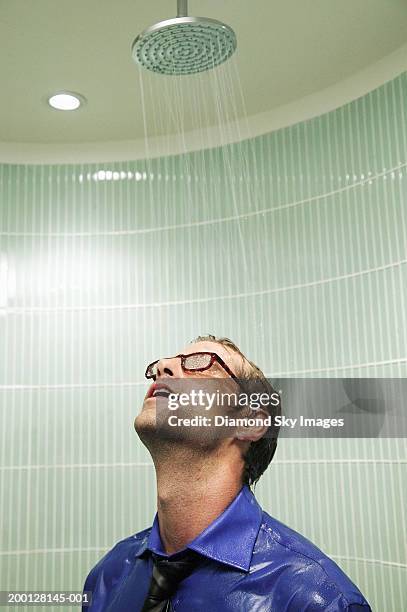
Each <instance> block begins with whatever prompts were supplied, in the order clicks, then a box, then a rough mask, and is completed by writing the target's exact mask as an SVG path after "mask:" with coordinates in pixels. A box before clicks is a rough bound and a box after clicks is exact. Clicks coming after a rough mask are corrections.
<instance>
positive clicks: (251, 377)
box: [191, 334, 281, 486]
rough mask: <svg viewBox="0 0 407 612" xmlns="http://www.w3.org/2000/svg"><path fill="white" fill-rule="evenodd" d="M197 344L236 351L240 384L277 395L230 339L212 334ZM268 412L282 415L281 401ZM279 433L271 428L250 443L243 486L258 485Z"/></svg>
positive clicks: (196, 340) (261, 373) (199, 340)
mask: <svg viewBox="0 0 407 612" xmlns="http://www.w3.org/2000/svg"><path fill="white" fill-rule="evenodd" d="M195 342H216V343H217V344H221V345H222V346H224V347H226V348H228V349H230V350H232V351H234V352H235V353H237V354H238V355H240V357H241V358H242V363H241V367H240V369H239V371H237V372H235V374H236V376H237V378H238V379H239V382H240V380H242V381H245V382H246V381H247V382H248V383H249V384H250V382H253V383H254V384H255V386H256V389H257V391H258V390H259V387H260V388H261V391H262V392H263V393H268V394H269V395H271V394H273V393H276V391H275V389H274V388H273V386H272V384H271V383H270V381H269V380H268V379H267V378H266V377H265V375H264V374H263V372H262V371H261V370H260V368H259V367H258V366H257V365H256V364H255V363H253V361H250V359H248V358H247V357H246V356H245V355H244V354H243V353H242V351H241V350H240V349H239V347H238V346H237V345H236V344H235V343H234V342H232V340H230V339H229V338H217V337H216V336H213V335H212V334H208V335H206V336H198V337H197V338H195V339H194V340H192V342H191V344H192V343H195ZM268 412H269V414H270V415H271V416H272V417H275V416H277V415H280V414H281V401H280V402H279V403H278V405H277V406H273V405H269V407H268ZM270 432H272V433H270ZM278 432H279V429H278V428H276V427H272V428H269V430H268V432H266V434H265V435H264V436H263V437H262V438H260V439H259V440H256V441H255V442H251V443H250V446H249V448H248V450H247V452H246V455H245V465H244V469H243V475H242V480H243V484H247V485H249V486H252V485H256V483H257V481H258V480H259V478H260V476H261V475H262V474H263V473H264V472H265V470H266V469H267V467H268V466H269V464H270V462H271V460H272V459H273V457H274V454H275V452H276V448H277V437H278ZM267 434H268V435H267Z"/></svg>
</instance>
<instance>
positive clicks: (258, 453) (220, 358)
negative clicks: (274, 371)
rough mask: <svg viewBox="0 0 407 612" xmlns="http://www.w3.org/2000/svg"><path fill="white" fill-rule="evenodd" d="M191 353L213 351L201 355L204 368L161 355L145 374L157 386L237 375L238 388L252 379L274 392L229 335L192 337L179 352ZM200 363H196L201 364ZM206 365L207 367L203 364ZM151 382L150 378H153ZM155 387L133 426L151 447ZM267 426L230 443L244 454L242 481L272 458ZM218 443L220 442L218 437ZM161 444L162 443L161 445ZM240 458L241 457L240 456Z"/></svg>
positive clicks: (272, 410) (250, 480) (276, 409)
mask: <svg viewBox="0 0 407 612" xmlns="http://www.w3.org/2000/svg"><path fill="white" fill-rule="evenodd" d="M193 353H208V354H212V357H210V356H209V355H208V356H206V357H205V359H204V358H203V357H202V358H200V359H199V361H201V362H202V364H203V368H206V369H200V370H195V371H191V370H189V367H190V365H191V364H192V363H193V360H191V358H190V359H185V357H184V358H182V357H180V356H179V355H177V356H174V357H170V358H163V359H160V360H158V361H157V362H156V363H155V364H154V366H153V368H152V369H151V370H149V372H147V374H148V375H151V374H153V379H154V381H155V383H157V385H158V387H159V386H160V385H161V384H165V383H169V382H171V384H172V382H173V381H175V380H176V381H181V382H182V379H184V380H185V379H191V380H192V379H194V380H195V379H201V381H202V382H203V383H204V382H205V380H204V379H212V380H214V379H226V380H225V381H224V382H225V383H228V382H229V381H231V382H232V379H237V380H238V382H239V384H240V385H241V390H243V391H244V390H245V389H244V387H246V383H248V386H249V387H250V384H251V383H254V384H255V386H256V389H257V390H259V389H261V391H262V392H263V393H267V394H269V395H271V394H273V393H274V394H275V390H274V389H273V387H272V386H271V384H270V383H269V381H268V380H267V379H266V378H265V376H264V374H263V372H262V371H261V370H260V369H259V368H258V367H257V366H256V365H255V364H254V363H253V362H252V361H250V360H249V359H247V357H245V355H244V354H243V353H242V352H241V351H240V349H239V348H238V347H237V346H236V345H235V344H234V343H233V342H232V341H231V340H229V339H228V338H216V337H215V336H212V335H207V336H199V337H197V338H195V340H193V341H192V342H191V343H190V344H189V345H187V346H186V347H185V349H184V350H183V351H182V352H181V353H180V355H184V356H185V355H192V354H193ZM202 364H201V363H198V364H196V365H198V366H201V365H202ZM207 365H209V367H206V366H207ZM152 382H153V381H152ZM153 390H154V385H153V386H151V387H150V389H149V391H148V392H147V394H146V397H145V399H144V403H143V408H142V411H141V413H140V414H139V415H138V416H137V417H136V419H135V422H134V426H135V429H136V431H137V433H138V434H139V436H140V438H141V439H142V441H143V442H144V443H145V444H146V446H147V447H148V448H149V449H150V451H151V450H152V447H154V446H155V448H156V449H157V448H159V444H157V443H158V442H159V440H157V437H154V435H153V432H154V430H155V425H156V411H155V407H156V401H155V398H154V397H152V396H151V394H152V393H153ZM260 413H263V415H265V413H264V410H260V411H257V414H256V416H258V415H259V414H260ZM277 414H280V405H278V406H268V407H267V416H268V415H271V416H272V417H274V416H276V415H277ZM245 416H254V414H253V412H252V411H250V410H249V412H247V411H246V414H245ZM267 429H268V428H267V427H265V426H262V427H257V428H256V427H253V428H251V427H250V428H249V429H245V430H244V435H243V436H242V437H240V436H236V439H235V440H233V441H232V442H231V443H233V444H234V445H239V448H240V450H241V454H242V457H243V466H244V467H243V470H242V483H243V484H248V485H252V484H254V483H256V482H257V480H258V479H259V478H260V476H261V475H262V474H263V472H264V471H265V469H266V468H267V466H268V465H269V463H270V462H271V460H272V458H273V456H274V453H275V450H276V447H277V434H278V430H276V429H275V428H273V437H269V436H265V434H266V433H267ZM217 444H218V445H220V444H222V441H220V440H218V441H217ZM162 446H163V447H164V445H162ZM239 461H240V459H239Z"/></svg>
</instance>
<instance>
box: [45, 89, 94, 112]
mask: <svg viewBox="0 0 407 612" xmlns="http://www.w3.org/2000/svg"><path fill="white" fill-rule="evenodd" d="M85 102H86V100H85V98H84V97H83V96H81V95H80V94H77V93H73V92H72V91H60V92H58V93H56V94H54V95H52V96H50V97H49V98H48V104H49V105H50V106H52V108H56V109H57V110H64V111H73V110H76V109H77V108H79V107H80V106H81V105H82V104H84V103H85Z"/></svg>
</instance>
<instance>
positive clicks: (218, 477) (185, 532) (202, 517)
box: [155, 448, 243, 554]
mask: <svg viewBox="0 0 407 612" xmlns="http://www.w3.org/2000/svg"><path fill="white" fill-rule="evenodd" d="M242 466H243V460H242V458H241V457H240V456H230V452H229V454H228V456H227V459H226V458H225V457H222V456H220V455H219V454H216V455H209V456H202V455H199V456H198V455H197V454H196V453H194V452H193V451H192V450H188V449H185V448H184V449H178V452H172V453H171V461H168V460H163V461H155V467H156V474H157V513H158V521H159V525H160V535H161V541H162V544H163V547H164V549H165V551H166V553H167V554H173V553H175V552H177V551H179V550H182V549H183V548H185V546H186V545H187V544H188V543H189V542H191V541H192V540H193V539H194V538H196V537H197V536H198V535H199V534H200V533H201V532H202V531H203V530H204V529H205V528H206V527H208V525H210V524H211V523H212V522H213V521H214V520H215V519H216V518H217V517H218V516H219V515H220V514H222V512H223V511H224V510H225V509H226V508H227V506H228V505H229V504H230V503H231V502H232V501H233V500H234V498H235V497H236V495H237V494H238V492H239V491H240V489H241V487H242V483H241V470H242Z"/></svg>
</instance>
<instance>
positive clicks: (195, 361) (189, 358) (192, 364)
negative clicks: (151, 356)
mask: <svg viewBox="0 0 407 612" xmlns="http://www.w3.org/2000/svg"><path fill="white" fill-rule="evenodd" d="M176 357H180V359H181V367H182V369H183V371H184V372H203V371H204V370H209V368H210V367H211V366H212V365H213V364H214V363H215V361H217V362H218V363H219V364H220V365H221V366H222V368H223V369H224V370H226V372H227V373H228V374H229V375H230V376H231V377H232V378H234V379H236V380H237V377H236V376H235V375H234V374H233V372H232V370H231V369H230V368H229V367H228V366H227V365H226V363H225V362H224V361H223V359H222V358H221V357H219V355H218V354H217V353H208V352H202V353H190V354H189V355H175V357H166V359H175V358H176ZM160 361H161V360H160V359H157V361H153V363H150V365H148V366H147V369H146V372H145V377H146V378H152V379H154V380H155V379H156V377H157V364H158V363H159V362H160Z"/></svg>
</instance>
